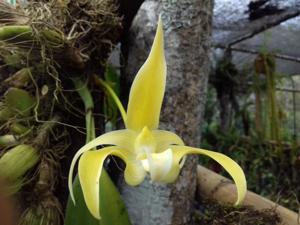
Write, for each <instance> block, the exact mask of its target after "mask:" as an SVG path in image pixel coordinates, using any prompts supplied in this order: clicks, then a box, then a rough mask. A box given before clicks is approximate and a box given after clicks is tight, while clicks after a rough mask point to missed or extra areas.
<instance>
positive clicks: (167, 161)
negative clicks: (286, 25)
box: [69, 19, 247, 218]
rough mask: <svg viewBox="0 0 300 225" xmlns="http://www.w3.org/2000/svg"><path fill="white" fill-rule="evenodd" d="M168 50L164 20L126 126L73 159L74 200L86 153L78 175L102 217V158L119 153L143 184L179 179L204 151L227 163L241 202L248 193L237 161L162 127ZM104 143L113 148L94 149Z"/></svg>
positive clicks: (129, 176)
mask: <svg viewBox="0 0 300 225" xmlns="http://www.w3.org/2000/svg"><path fill="white" fill-rule="evenodd" d="M163 48H164V47H163V26H162V21H161V19H159V22H158V26H157V31H156V35H155V38H154V43H153V45H152V49H151V51H150V54H149V57H148V58H147V60H146V62H145V63H144V65H143V66H142V68H141V69H140V70H139V72H138V74H137V76H136V77H135V79H134V81H133V84H132V86H131V90H130V95H129V102H128V107H127V114H126V117H127V120H126V123H125V127H126V128H125V129H124V130H118V131H112V132H109V133H106V134H103V135H101V136H99V137H98V138H96V139H94V140H92V141H91V142H89V143H87V144H86V145H85V146H83V147H82V148H81V149H80V150H79V151H78V152H77V153H76V155H75V157H74V159H73V161H72V164H71V169H70V175H69V188H70V193H71V196H72V198H74V196H73V193H72V189H71V188H72V187H71V185H72V173H73V170H74V166H75V163H76V161H77V160H78V159H79V157H80V156H81V155H82V157H81V158H80V160H79V178H80V177H81V178H80V182H81V185H82V187H83V192H84V197H85V201H86V204H87V206H88V208H89V210H90V211H91V213H92V214H93V215H94V216H95V217H96V218H100V209H99V185H98V182H99V177H100V175H101V170H102V166H103V161H104V160H105V158H106V157H107V156H108V155H115V156H118V157H120V158H121V159H122V160H123V161H124V162H125V164H126V168H125V174H124V176H125V181H126V182H127V183H128V184H129V185H133V186H134V185H139V184H140V183H141V182H142V181H143V180H144V178H145V176H146V174H147V173H148V174H149V175H150V178H151V180H152V181H153V182H160V183H172V182H174V181H175V180H176V179H177V177H178V175H179V173H180V169H181V167H182V165H183V162H184V158H185V156H186V155H187V154H199V155H205V156H208V157H210V158H212V159H214V160H215V161H217V162H218V163H219V164H220V165H221V166H223V167H224V168H225V170H226V171H227V172H228V173H229V174H230V175H231V177H232V178H233V180H234V181H235V183H236V186H237V190H238V199H237V202H236V203H237V204H240V203H241V202H242V200H243V199H244V197H245V194H246V191H247V186H246V179H245V175H244V173H243V170H242V169H241V167H240V166H239V165H238V164H237V163H236V162H234V161H233V160H232V159H230V158H229V157H227V156H225V155H223V154H221V153H217V152H213V151H208V150H204V149H199V148H193V147H188V146H185V145H184V142H183V141H182V139H181V138H180V137H179V136H177V135H176V134H175V133H172V132H169V131H164V130H159V129H158V125H159V116H160V110H161V105H162V101H163V97H164V91H165V82H166V62H165V56H164V49H163ZM101 145H110V146H111V147H107V148H102V149H99V150H96V151H90V150H91V149H93V148H94V147H99V146H101ZM100 189H101V187H100Z"/></svg>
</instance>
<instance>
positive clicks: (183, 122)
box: [122, 0, 212, 225]
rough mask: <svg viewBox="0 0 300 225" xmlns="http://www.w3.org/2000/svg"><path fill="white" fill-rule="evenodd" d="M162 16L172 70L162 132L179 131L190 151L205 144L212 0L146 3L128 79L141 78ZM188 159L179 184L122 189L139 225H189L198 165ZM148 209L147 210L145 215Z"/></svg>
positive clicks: (151, 0) (132, 39)
mask: <svg viewBox="0 0 300 225" xmlns="http://www.w3.org/2000/svg"><path fill="white" fill-rule="evenodd" d="M159 12H161V13H162V18H163V21H164V30H165V54H166V61H167V66H168V76H167V84H168V85H167V86H166V96H165V98H164V103H163V104H164V105H163V107H162V115H161V125H160V127H161V128H162V129H167V130H171V131H175V132H176V133H177V134H179V135H180V136H181V137H182V138H183V139H184V140H185V141H186V144H187V145H192V146H197V145H199V143H200V127H201V117H202V116H201V114H202V111H203V103H204V100H205V90H206V83H207V77H208V73H209V60H208V53H209V45H210V31H211V16H212V1H211V0H180V1H179V0H178V1H170V0H163V1H162V2H159V1H154V0H148V1H147V0H146V1H145V2H144V4H143V5H142V7H141V9H140V11H139V13H138V15H137V17H136V18H135V20H134V22H133V26H132V28H131V34H130V40H129V46H128V47H129V49H128V60H127V67H126V74H127V75H133V74H136V72H137V71H138V69H139V68H140V66H141V65H142V64H143V62H144V61H145V59H146V58H147V55H148V52H149V49H150V47H151V44H152V40H153V37H154V33H155V29H156V21H157V16H158V13H159ZM196 159H197V157H193V158H189V159H188V160H187V162H186V164H185V169H184V170H183V171H182V172H181V174H182V175H181V176H180V178H179V179H178V181H177V183H176V184H173V185H168V186H166V185H158V184H151V183H149V181H146V182H144V183H142V184H141V185H140V186H139V187H135V188H132V187H129V186H126V185H122V194H123V197H124V198H125V202H126V205H127V207H128V211H129V214H130V216H131V218H132V220H133V223H134V225H157V224H165V225H171V224H172V225H183V224H189V219H190V216H191V215H190V214H191V213H192V210H191V209H192V204H193V201H194V193H195V188H196V183H195V182H196V179H195V177H196V161H197V160H196ZM143 209H144V210H143Z"/></svg>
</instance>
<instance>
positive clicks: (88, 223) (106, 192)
mask: <svg viewBox="0 0 300 225" xmlns="http://www.w3.org/2000/svg"><path fill="white" fill-rule="evenodd" d="M100 187H101V191H100V208H101V220H97V219H95V218H94V217H93V216H92V215H91V214H90V212H89V210H88V209H87V207H86V204H85V201H84V198H83V194H82V190H81V187H80V183H79V179H78V176H76V178H75V181H74V183H73V190H74V195H75V198H76V205H74V204H73V202H72V200H71V199H70V198H69V200H68V205H67V210H66V218H65V225H121V224H122V225H131V223H130V220H129V217H128V215H127V210H126V208H125V206H124V203H123V201H122V199H121V197H120V194H119V192H118V190H117V189H116V187H115V186H114V184H113V182H112V180H111V179H110V177H109V176H108V174H107V173H106V172H105V171H104V170H103V172H102V175H101V178H100Z"/></svg>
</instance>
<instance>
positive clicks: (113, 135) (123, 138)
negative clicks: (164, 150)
mask: <svg viewBox="0 0 300 225" xmlns="http://www.w3.org/2000/svg"><path fill="white" fill-rule="evenodd" d="M134 138H135V132H133V131H130V130H117V131H112V132H109V133H106V134H103V135H101V136H99V137H97V138H95V139H94V140H92V141H90V142H88V143H87V144H86V145H84V146H83V147H82V148H80V149H79V150H78V151H77V152H76V154H75V156H74V157H73V160H72V163H71V166H70V171H69V179H68V186H69V190H70V196H71V199H72V201H73V202H74V204H75V198H74V194H73V185H72V179H73V171H74V167H75V164H76V162H77V160H78V159H79V157H80V156H81V154H83V153H84V152H86V151H89V150H91V149H93V148H95V147H97V146H99V145H116V146H119V147H122V148H124V149H127V150H131V149H132V150H133V144H132V143H133V142H134Z"/></svg>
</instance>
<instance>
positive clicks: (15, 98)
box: [5, 88, 36, 116]
mask: <svg viewBox="0 0 300 225" xmlns="http://www.w3.org/2000/svg"><path fill="white" fill-rule="evenodd" d="M35 103H36V102H35V99H34V97H32V96H31V95H30V94H29V93H28V92H27V91H25V90H22V89H19V88H10V89H8V90H7V92H6V93H5V105H6V106H7V107H8V108H9V109H10V110H12V111H13V112H16V113H18V114H20V115H22V116H29V115H30V113H31V109H33V107H34V106H35Z"/></svg>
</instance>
